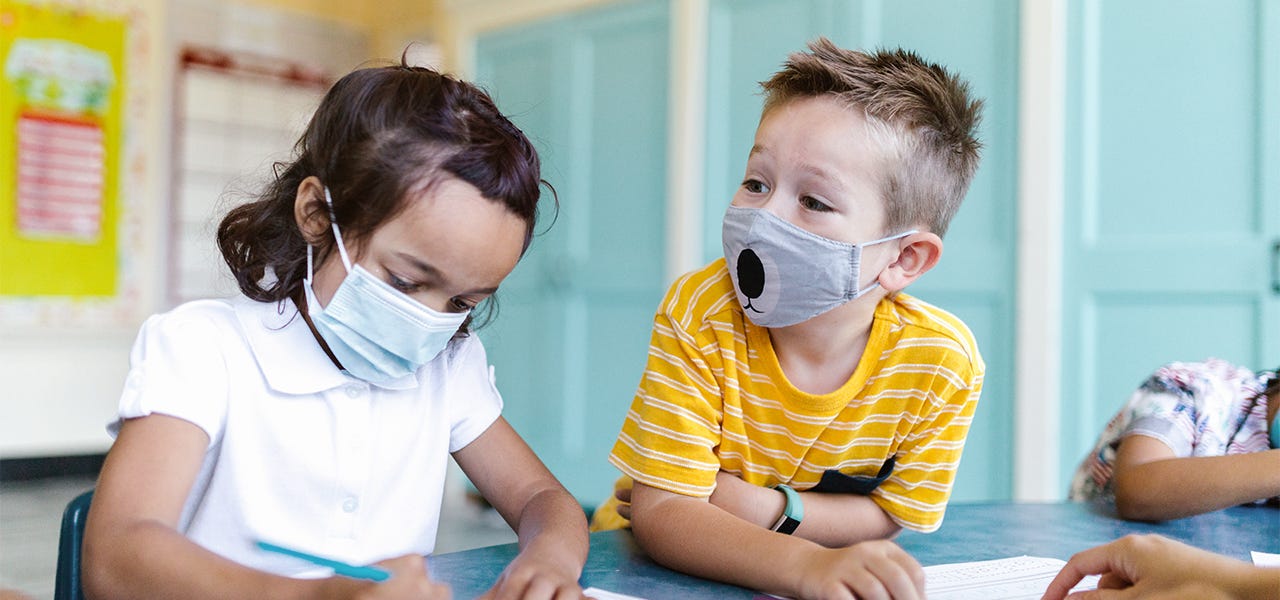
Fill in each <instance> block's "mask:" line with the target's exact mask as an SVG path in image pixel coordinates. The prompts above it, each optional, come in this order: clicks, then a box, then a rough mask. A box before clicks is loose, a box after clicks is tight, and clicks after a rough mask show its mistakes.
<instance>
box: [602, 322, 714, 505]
mask: <svg viewBox="0 0 1280 600" xmlns="http://www.w3.org/2000/svg"><path fill="white" fill-rule="evenodd" d="M669 300H670V298H668V301H664V303H663V305H664V306H668V305H669V304H670V303H669ZM701 347H702V345H701V344H698V343H697V341H696V339H695V337H694V336H693V335H692V334H690V333H689V332H687V331H685V330H684V329H682V328H681V327H680V326H679V324H678V320H676V319H673V318H672V317H671V316H670V315H669V314H667V313H665V312H659V313H658V315H657V317H656V318H655V319H654V326H653V335H652V337H651V339H650V342H649V358H648V362H647V364H646V365H645V370H644V375H643V377H642V378H641V380H640V385H639V388H638V389H637V391H636V395H635V398H634V400H632V403H631V410H630V411H628V412H627V417H626V420H625V421H624V422H623V424H622V432H621V433H620V434H619V435H618V440H617V442H615V443H614V446H613V451H612V452H611V453H610V455H609V462H611V463H613V465H614V466H615V467H617V468H618V469H619V470H621V471H622V472H623V473H625V474H627V475H629V476H631V478H632V479H635V480H636V481H638V482H640V483H643V484H645V485H648V486H650V487H655V488H659V489H662V490H666V491H669V492H673V493H676V494H681V495H685V496H693V497H699V498H705V497H708V496H710V495H711V492H712V491H714V490H715V482H716V473H717V472H718V471H719V470H720V460H719V458H717V456H716V454H715V448H716V446H717V445H718V444H719V440H720V425H721V422H720V419H721V404H720V395H719V391H718V386H717V385H716V383H715V382H716V380H715V377H714V374H713V373H712V371H711V368H710V367H709V366H708V364H707V362H706V359H705V357H704V355H703V353H702V352H701V351H700V350H699V348H701Z"/></svg>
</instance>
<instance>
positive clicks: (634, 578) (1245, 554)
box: [428, 503, 1280, 599]
mask: <svg viewBox="0 0 1280 600" xmlns="http://www.w3.org/2000/svg"><path fill="white" fill-rule="evenodd" d="M1130 533H1158V534H1160V535H1164V536H1166V537H1170V538H1173V539H1177V540H1181V541H1183V542H1186V543H1188V544H1191V545H1193V546H1197V547H1200V548H1204V549H1206V550H1212V551H1214V552H1218V553H1220V554H1225V555H1227V556H1232V557H1235V558H1239V559H1241V560H1246V561H1247V560H1249V552H1250V551H1251V550H1259V551H1262V552H1272V553H1280V509H1277V508H1275V507H1271V506H1265V507H1250V506H1240V507H1235V508H1230V509H1227V510H1223V511H1218V512H1214V513H1209V514H1206V515H1199V516H1196V517H1191V518H1187V519H1178V520H1175V521H1166V522H1162V523H1134V522H1129V521H1122V520H1119V519H1116V518H1115V517H1114V514H1113V512H1112V511H1111V510H1109V509H1107V508H1104V507H1099V506H1093V505H1088V504H1080V503H1050V504H1026V503H992V504H952V505H951V506H949V507H948V508H947V516H946V519H945V520H944V521H943V524H942V527H941V528H940V529H938V531H936V532H934V533H929V534H920V533H914V532H909V531H908V532H903V533H902V535H901V536H899V538H898V540H897V541H898V543H899V544H900V545H901V546H902V547H903V548H904V549H906V550H907V551H908V552H910V553H911V555H912V556H914V557H916V560H919V561H920V564H923V565H926V566H927V565H935V564H944V563H955V562H967V561H974V560H988V559H996V558H1007V557H1010V556H1020V555H1024V554H1025V555H1030V556H1042V557H1049V558H1060V559H1063V560H1066V559H1067V558H1070V556H1071V555H1072V554H1074V553H1076V552H1079V551H1080V550H1084V549H1085V548H1091V547H1093V546H1096V545H1098V544H1103V543H1106V542H1109V541H1111V540H1114V539H1116V538H1118V537H1122V536H1124V535H1126V534H1130ZM516 552H517V547H516V545H515V544H503V545H499V546H490V547H488V548H477V549H475V550H467V551H463V552H454V553H451V554H442V555H438V556H432V557H430V558H429V559H428V562H429V565H430V568H431V575H432V577H434V578H436V579H438V580H441V581H444V582H446V583H448V584H449V585H450V586H452V587H453V594H454V597H455V598H474V597H476V596H478V595H480V594H482V593H483V592H484V591H485V590H487V589H488V588H489V586H491V585H493V582H494V580H495V579H497V577H498V574H499V573H501V572H502V569H504V568H505V567H506V565H507V563H509V562H510V561H511V559H512V558H514V557H515V555H516ZM581 583H582V586H583V587H584V588H585V587H597V588H601V589H606V590H609V591H612V592H619V593H622V594H629V595H632V596H640V597H643V598H653V599H658V598H695V599H696V598H730V599H732V598H756V597H758V594H756V593H754V592H752V591H750V590H746V589H743V588H739V587H735V586H730V585H725V584H721V583H715V582H711V581H707V580H704V579H699V578H696V577H691V576H688V575H684V574H682V573H677V572H674V571H671V570H669V569H666V568H664V567H661V566H658V565H657V564H655V563H654V562H653V561H652V560H650V559H649V558H648V557H647V556H645V554H644V552H643V551H642V550H640V547H639V546H638V545H637V544H636V542H635V540H634V539H633V538H632V536H631V532H630V531H629V530H619V531H606V532H600V533H593V534H591V553H590V555H589V556H588V558H587V564H586V566H585V567H584V569H583V571H582V579H581Z"/></svg>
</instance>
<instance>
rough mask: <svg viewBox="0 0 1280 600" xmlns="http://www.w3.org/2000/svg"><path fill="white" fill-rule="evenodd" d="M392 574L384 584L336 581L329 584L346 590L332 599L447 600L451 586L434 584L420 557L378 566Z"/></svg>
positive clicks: (403, 557) (408, 556) (424, 560)
mask: <svg viewBox="0 0 1280 600" xmlns="http://www.w3.org/2000/svg"><path fill="white" fill-rule="evenodd" d="M377 565H378V566H379V567H382V568H384V569H386V570H388V571H391V579H388V580H386V581H383V582H371V581H362V580H356V579H350V578H347V577H334V578H332V579H330V580H329V581H330V582H332V583H333V585H334V586H335V587H337V588H340V589H342V590H343V592H340V593H338V594H334V595H332V596H331V597H337V598H350V599H351V600H410V599H412V600H448V599H449V598H450V597H451V594H450V593H449V586H447V585H445V584H443V583H437V582H434V581H432V580H431V578H430V577H429V576H428V575H427V561H426V559H424V558H423V557H422V556H420V555H417V554H406V555H404V556H400V557H397V558H392V559H388V560H384V561H381V562H379V563H377Z"/></svg>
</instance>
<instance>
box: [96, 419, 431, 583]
mask: <svg viewBox="0 0 1280 600" xmlns="http://www.w3.org/2000/svg"><path fill="white" fill-rule="evenodd" d="M208 443H209V438H208V436H207V435H206V434H205V432H204V430H202V429H200V428H199V427H198V426H196V425H194V424H192V423H190V422H187V421H184V420H182V419H178V418H175V417H169V416H166V415H159V414H154V415H150V416H147V417H142V418H136V419H129V420H126V421H125V422H124V423H123V424H122V426H121V428H120V433H119V435H118V437H117V438H116V442H115V444H114V445H113V446H112V448H111V452H110V453H109V454H108V455H107V460H106V463H105V464H104V465H103V470H102V477H101V478H100V479H99V481H98V485H97V488H96V489H95V491H94V496H93V502H92V504H91V507H90V509H89V519H88V522H87V524H86V530H85V541H84V586H85V591H86V595H87V596H88V597H90V598H184V599H199V598H368V599H373V598H442V597H447V596H448V589H447V588H446V587H444V586H442V585H439V584H434V583H432V582H431V581H430V580H429V579H428V578H427V574H426V566H425V561H424V560H423V558H422V557H421V556H412V557H400V558H398V559H394V560H391V561H387V562H384V563H380V564H381V565H382V566H383V567H385V568H388V569H389V570H391V572H392V575H393V576H392V578H391V579H390V580H388V581H387V582H386V583H385V584H375V583H372V582H368V581H358V580H355V579H348V578H345V577H330V578H327V579H313V580H300V579H291V578H287V577H281V576H278V575H272V574H269V573H265V572H262V571H258V570H255V569H251V568H248V567H245V566H243V565H240V564H238V563H235V562H233V561H231V560H228V559H226V558H223V557H221V556H219V555H217V554H214V553H213V552H210V551H208V550H206V549H204V548H202V547H200V546H199V545H197V544H196V543H194V542H192V541H191V540H189V539H187V538H186V537H185V536H183V535H182V534H181V533H179V532H178V531H177V525H178V519H179V516H180V515H181V512H182V507H183V504H184V503H185V501H186V498H187V494H188V493H189V492H190V490H191V486H192V484H193V482H194V481H195V478H196V475H197V474H198V473H199V471H200V465H201V462H202V460H203V458H204V453H205V449H206V447H207V446H208Z"/></svg>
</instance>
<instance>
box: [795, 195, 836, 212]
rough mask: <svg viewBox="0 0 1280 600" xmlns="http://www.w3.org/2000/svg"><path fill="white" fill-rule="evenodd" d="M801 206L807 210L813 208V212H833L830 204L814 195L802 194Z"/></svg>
mask: <svg viewBox="0 0 1280 600" xmlns="http://www.w3.org/2000/svg"><path fill="white" fill-rule="evenodd" d="M800 206H803V207H804V208H805V210H811V211H813V212H831V211H832V208H831V206H830V205H828V204H826V203H824V202H822V201H821V200H818V199H817V198H814V197H813V196H801V197H800Z"/></svg>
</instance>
